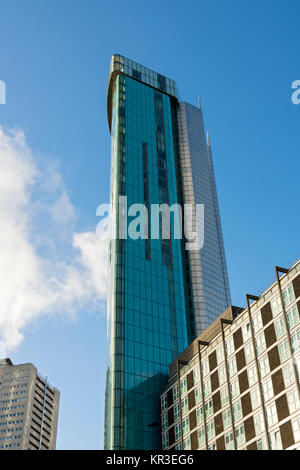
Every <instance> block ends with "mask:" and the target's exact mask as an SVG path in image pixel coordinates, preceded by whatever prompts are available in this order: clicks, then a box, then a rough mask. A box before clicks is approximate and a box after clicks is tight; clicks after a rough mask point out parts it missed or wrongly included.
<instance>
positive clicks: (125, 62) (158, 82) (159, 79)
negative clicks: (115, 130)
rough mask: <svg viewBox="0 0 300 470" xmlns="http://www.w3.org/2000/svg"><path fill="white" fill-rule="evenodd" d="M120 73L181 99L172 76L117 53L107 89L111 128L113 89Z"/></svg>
mask: <svg viewBox="0 0 300 470" xmlns="http://www.w3.org/2000/svg"><path fill="white" fill-rule="evenodd" d="M119 74H123V75H126V76H127V77H130V78H133V79H134V80H137V81H139V82H141V83H144V84H146V85H148V86H150V87H152V88H155V89H156V90H159V91H161V92H162V93H165V94H166V95H169V96H172V97H173V98H175V99H177V100H178V99H179V97H178V93H177V88H176V83H175V81H174V80H172V79H171V78H167V77H165V76H164V75H161V74H160V73H157V72H154V71H153V70H151V69H148V68H147V67H144V66H143V65H140V64H137V63H136V62H133V61H132V60H130V59H127V58H126V57H123V56H121V55H119V54H115V55H113V56H112V58H111V62H110V67H109V75H108V89H107V116H108V124H109V129H111V116H112V112H111V108H112V91H113V85H114V82H115V80H116V77H117V76H118V75H119Z"/></svg>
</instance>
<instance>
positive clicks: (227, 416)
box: [222, 408, 231, 430]
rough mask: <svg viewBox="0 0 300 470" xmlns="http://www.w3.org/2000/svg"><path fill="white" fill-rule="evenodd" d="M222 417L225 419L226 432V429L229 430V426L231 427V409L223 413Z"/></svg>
mask: <svg viewBox="0 0 300 470" xmlns="http://www.w3.org/2000/svg"><path fill="white" fill-rule="evenodd" d="M222 417H223V426H224V430H225V429H227V428H229V426H230V425H231V412H230V408H227V409H226V410H225V411H223V413H222Z"/></svg>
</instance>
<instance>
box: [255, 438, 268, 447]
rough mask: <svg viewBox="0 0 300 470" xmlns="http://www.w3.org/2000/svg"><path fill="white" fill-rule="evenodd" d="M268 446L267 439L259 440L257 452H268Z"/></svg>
mask: <svg viewBox="0 0 300 470" xmlns="http://www.w3.org/2000/svg"><path fill="white" fill-rule="evenodd" d="M266 449H267V445H266V438H265V437H263V438H262V439H259V440H258V441H257V450H266Z"/></svg>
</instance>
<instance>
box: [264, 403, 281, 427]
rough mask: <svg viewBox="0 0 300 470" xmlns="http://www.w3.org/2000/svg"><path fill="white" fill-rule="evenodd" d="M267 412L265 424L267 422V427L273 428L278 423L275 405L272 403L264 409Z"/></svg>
mask: <svg viewBox="0 0 300 470" xmlns="http://www.w3.org/2000/svg"><path fill="white" fill-rule="evenodd" d="M266 411H267V422H268V427H271V426H273V425H274V424H276V423H277V422H278V418H277V410H276V405H275V403H273V404H272V405H269V406H267V407H266Z"/></svg>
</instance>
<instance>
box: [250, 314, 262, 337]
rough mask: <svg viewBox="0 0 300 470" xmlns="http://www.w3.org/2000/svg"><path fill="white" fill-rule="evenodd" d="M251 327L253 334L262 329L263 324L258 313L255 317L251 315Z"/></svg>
mask: <svg viewBox="0 0 300 470" xmlns="http://www.w3.org/2000/svg"><path fill="white" fill-rule="evenodd" d="M252 326H253V330H254V333H255V334H256V333H257V332H258V331H259V330H260V329H261V328H262V326H263V324H262V319H261V313H260V312H258V313H257V314H256V315H253V317H252Z"/></svg>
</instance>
